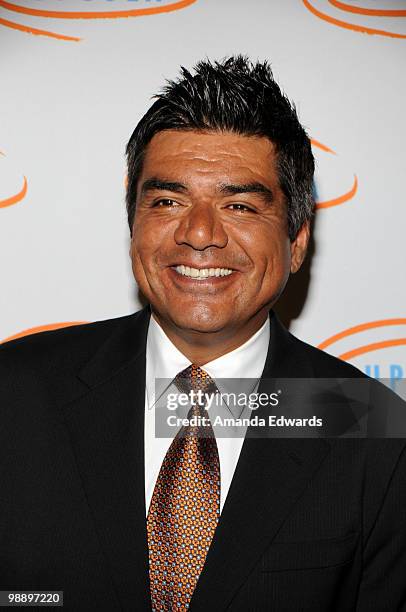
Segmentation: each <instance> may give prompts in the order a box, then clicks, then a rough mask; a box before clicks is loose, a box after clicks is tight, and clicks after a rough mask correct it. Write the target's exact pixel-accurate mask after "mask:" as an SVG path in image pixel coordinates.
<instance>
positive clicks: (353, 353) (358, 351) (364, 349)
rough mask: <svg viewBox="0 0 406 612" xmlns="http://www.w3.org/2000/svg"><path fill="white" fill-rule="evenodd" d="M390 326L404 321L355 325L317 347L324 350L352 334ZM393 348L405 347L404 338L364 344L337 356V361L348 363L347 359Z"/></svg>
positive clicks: (390, 320) (405, 340)
mask: <svg viewBox="0 0 406 612" xmlns="http://www.w3.org/2000/svg"><path fill="white" fill-rule="evenodd" d="M391 325H406V319H404V318H399V319H382V320H379V321H370V322H368V323H361V324H360V325H355V326H354V327H349V328H348V329H345V330H343V331H342V332H339V333H338V334H334V336H331V337H330V338H327V340H324V342H321V343H320V344H319V345H318V348H319V349H322V350H324V349H325V348H327V347H328V346H331V345H332V344H335V343H336V342H338V341H339V340H342V339H343V338H348V337H349V336H353V335H354V334H358V333H360V332H363V331H366V330H368V329H376V328H378V327H388V326H391ZM393 346H406V338H391V339H389V340H381V341H380V342H372V343H370V344H365V345H363V346H359V347H357V348H354V349H352V350H350V351H346V352H345V353H342V354H341V355H338V358H339V359H342V360H343V361H348V360H349V359H353V358H354V357H358V356H359V355H364V354H365V353H371V352H372V351H378V350H381V349H385V348H389V347H393Z"/></svg>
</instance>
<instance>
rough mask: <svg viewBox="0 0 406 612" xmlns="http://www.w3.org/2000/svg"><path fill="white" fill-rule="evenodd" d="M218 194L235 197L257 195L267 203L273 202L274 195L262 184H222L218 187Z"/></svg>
mask: <svg viewBox="0 0 406 612" xmlns="http://www.w3.org/2000/svg"><path fill="white" fill-rule="evenodd" d="M220 192H221V193H225V194H227V195H237V194H239V193H258V194H260V195H263V196H265V199H266V200H268V201H269V202H273V200H274V199H275V198H274V193H273V191H272V189H269V187H265V185H263V184H262V183H257V182H254V183H243V184H241V185H229V184H224V185H221V187H220Z"/></svg>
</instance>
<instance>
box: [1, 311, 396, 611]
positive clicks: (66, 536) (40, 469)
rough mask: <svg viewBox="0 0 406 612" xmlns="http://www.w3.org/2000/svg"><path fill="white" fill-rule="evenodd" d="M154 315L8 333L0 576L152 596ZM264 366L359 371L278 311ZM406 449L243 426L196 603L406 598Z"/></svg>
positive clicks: (343, 373)
mask: <svg viewBox="0 0 406 612" xmlns="http://www.w3.org/2000/svg"><path fill="white" fill-rule="evenodd" d="M148 321H149V311H148V309H144V310H143V311H140V312H139V313H136V314H134V315H130V316H126V317H122V318H118V319H113V320H109V321H102V322H97V323H93V324H89V325H81V326H77V327H72V328H67V329H62V330H58V331H54V332H46V333H42V334H37V335H34V336H30V337H26V338H23V339H21V340H17V341H13V342H10V343H7V344H5V345H3V346H2V347H1V349H0V368H1V378H0V381H1V382H0V384H1V390H0V418H1V432H0V437H1V440H0V496H1V503H0V589H3V590H6V589H19V590H30V589H34V590H36V591H38V590H42V591H44V590H46V589H52V590H63V591H64V602H65V604H64V608H65V610H68V611H72V612H73V611H74V612H78V611H79V612H80V611H82V610H83V611H88V612H91V611H96V610H97V611H98V612H102V611H106V612H107V611H108V612H114V611H119V610H125V611H131V612H134V611H143V610H150V603H149V601H150V599H149V582H148V554H147V539H146V527H145V522H146V521H145V516H146V510H145V499H144V442H143V441H144V428H143V420H144V393H145V346H146V334H147V328H148ZM263 376H264V378H266V377H285V376H286V377H289V376H295V377H298V378H304V377H311V376H315V377H339V378H344V377H354V376H360V373H359V372H358V371H357V370H355V369H354V368H352V367H351V366H349V365H347V364H344V363H342V362H340V361H338V360H336V359H334V358H332V357H330V356H328V355H326V354H324V353H322V352H321V351H318V350H317V349H314V348H312V347H310V346H308V345H306V344H304V343H302V342H300V341H299V340H297V339H296V338H294V337H293V336H292V335H291V334H289V333H288V332H287V331H286V330H285V329H284V328H283V327H282V325H281V324H280V323H279V322H278V320H277V319H276V317H275V316H273V315H271V341H270V347H269V353H268V357H267V360H266V365H265V369H264V375H263ZM377 388H378V387H377ZM381 392H382V390H381V389H380V387H379V391H378V393H381ZM383 397H386V395H385V393H383ZM404 449H405V442H404V440H402V439H398V440H396V439H392V440H362V439H333V438H331V439H321V438H315V439H289V438H283V437H282V438H277V439H256V438H246V440H245V441H244V445H243V448H242V451H241V455H240V458H239V461H238V464H237V468H236V471H235V475H234V478H233V481H232V484H231V487H230V490H229V493H228V497H227V500H226V503H225V505H224V508H223V511H222V514H221V517H220V521H219V524H218V527H217V530H216V533H215V536H214V540H213V542H212V545H211V548H210V550H209V552H208V556H207V559H206V563H205V566H204V569H203V572H202V574H201V576H200V579H199V582H198V584H197V587H196V590H195V592H194V594H193V598H192V600H191V605H190V610H191V611H192V612H203V611H207V610H213V611H216V612H220V611H223V610H230V611H232V612H247V611H254V610H257V611H262V610H272V611H278V612H281V611H286V612H295V611H303V610H309V611H310V610H311V611H312V612H317V611H326V612H327V611H328V612H333V611H334V610H338V611H340V612H345V611H347V610H348V611H349V610H356V611H357V612H361V611H362V612H364V611H365V612H371V611H377V612H384V611H388V612H396V611H399V610H406V455H405V450H404Z"/></svg>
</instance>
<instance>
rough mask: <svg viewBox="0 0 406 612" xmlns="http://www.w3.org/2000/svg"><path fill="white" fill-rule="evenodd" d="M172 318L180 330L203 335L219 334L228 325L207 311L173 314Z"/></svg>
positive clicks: (198, 310) (197, 310)
mask: <svg viewBox="0 0 406 612" xmlns="http://www.w3.org/2000/svg"><path fill="white" fill-rule="evenodd" d="M170 318H171V319H172V321H173V322H174V323H175V325H176V326H177V327H179V328H180V329H183V330H190V331H196V332H202V333H215V332H218V331H220V330H221V329H223V328H224V326H225V325H226V324H227V323H226V322H224V321H223V320H222V319H220V318H219V317H218V316H216V314H215V313H213V312H211V311H207V310H206V309H204V311H202V310H200V309H196V310H193V311H192V312H187V313H185V312H179V313H173V314H172V315H171V316H170Z"/></svg>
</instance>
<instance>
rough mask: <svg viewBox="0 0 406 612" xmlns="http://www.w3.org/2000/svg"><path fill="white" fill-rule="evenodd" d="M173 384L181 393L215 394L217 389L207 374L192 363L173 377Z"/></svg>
mask: <svg viewBox="0 0 406 612" xmlns="http://www.w3.org/2000/svg"><path fill="white" fill-rule="evenodd" d="M174 383H175V385H176V386H177V388H178V389H179V391H182V392H183V393H190V391H195V392H197V391H203V392H204V393H217V391H218V389H217V386H216V383H215V382H214V380H213V379H212V378H211V376H209V374H208V373H207V372H206V371H205V370H203V369H202V368H200V367H199V366H197V365H196V364H194V363H192V364H191V365H190V366H189V367H188V368H186V369H185V370H182V371H181V372H179V374H177V375H176V376H175V379H174Z"/></svg>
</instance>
